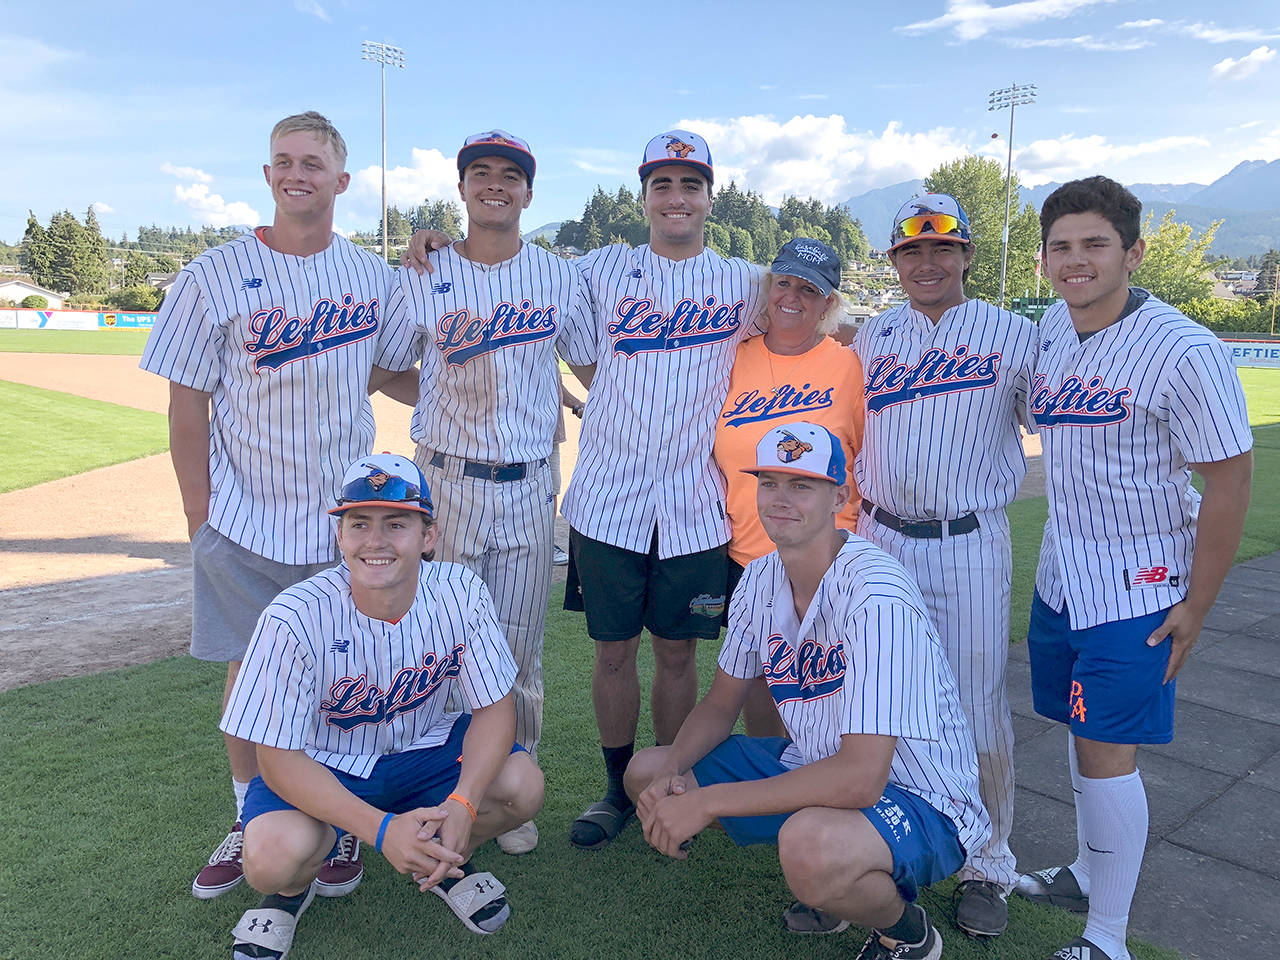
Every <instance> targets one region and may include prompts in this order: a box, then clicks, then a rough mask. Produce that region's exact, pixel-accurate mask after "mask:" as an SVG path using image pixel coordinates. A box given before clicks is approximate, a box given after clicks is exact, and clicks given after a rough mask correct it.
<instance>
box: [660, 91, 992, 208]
mask: <svg viewBox="0 0 1280 960" xmlns="http://www.w3.org/2000/svg"><path fill="white" fill-rule="evenodd" d="M676 126H677V127H680V128H683V129H687V130H692V131H695V132H697V133H700V134H702V135H703V136H705V137H706V138H707V139H708V140H710V141H711V142H712V143H714V144H715V164H716V183H717V184H726V183H728V182H729V181H730V180H736V181H737V182H738V184H739V186H742V187H743V188H745V189H750V190H755V191H756V192H757V193H759V194H760V195H761V196H763V197H764V199H765V201H766V202H767V203H771V204H775V205H776V204H778V203H780V202H781V201H782V199H783V198H784V197H787V196H801V197H810V196H812V197H817V198H818V199H820V200H822V201H823V202H824V203H838V202H842V201H844V200H847V199H849V197H851V196H853V195H855V194H858V193H862V192H864V191H866V190H869V189H872V188H874V187H883V186H888V185H889V184H892V183H898V182H900V181H902V180H911V179H914V178H916V177H923V176H925V175H926V174H928V173H929V172H930V171H931V170H933V168H934V167H936V166H938V165H939V164H941V163H945V162H947V161H949V160H954V159H956V158H957V157H960V156H963V155H964V154H965V153H967V152H968V149H967V146H966V144H965V142H964V141H963V140H962V139H961V135H960V134H959V133H958V132H957V131H955V130H952V129H950V128H945V127H937V128H934V129H933V130H928V131H921V132H918V133H911V132H907V131H905V130H903V129H902V127H901V125H900V124H898V123H897V122H896V121H895V122H893V123H890V124H889V125H888V126H887V127H885V128H884V130H882V131H880V132H879V133H876V132H873V131H869V130H851V129H849V128H848V127H847V126H846V122H845V118H844V117H843V116H841V115H839V114H832V115H830V116H824V117H819V116H813V115H812V114H810V115H808V116H803V117H800V116H797V117H791V118H790V119H788V120H785V121H779V120H777V119H775V118H773V117H771V116H746V117H736V118H733V119H729V120H698V119H688V120H681V121H680V122H679V123H677V124H676Z"/></svg>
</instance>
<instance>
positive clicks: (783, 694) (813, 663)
mask: <svg viewBox="0 0 1280 960" xmlns="http://www.w3.org/2000/svg"><path fill="white" fill-rule="evenodd" d="M844 663H845V660H844V645H843V644H840V643H837V644H834V645H833V646H830V647H824V646H823V645H822V644H820V643H818V642H817V641H816V640H804V641H801V643H800V649H799V650H796V649H793V648H792V646H791V645H790V644H789V643H787V642H786V641H785V640H784V639H783V638H782V636H781V634H775V635H773V636H771V637H770V638H769V658H768V659H767V660H766V661H765V663H764V679H765V682H766V683H768V684H769V692H770V693H771V694H772V695H773V699H774V702H775V703H778V704H783V703H787V702H789V701H792V700H804V701H813V700H821V699H822V698H823V697H829V696H831V695H832V694H834V693H839V692H840V687H841V686H842V685H843V684H844Z"/></svg>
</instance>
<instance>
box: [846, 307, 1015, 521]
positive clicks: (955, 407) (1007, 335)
mask: <svg viewBox="0 0 1280 960" xmlns="http://www.w3.org/2000/svg"><path fill="white" fill-rule="evenodd" d="M854 349H856V350H857V352H858V357H859V358H860V359H861V360H862V369H863V372H864V374H865V375H866V398H867V416H866V425H865V428H864V436H863V440H862V449H861V450H859V451H858V455H857V457H856V459H855V460H854V478H855V479H856V480H857V483H858V489H859V490H860V491H862V495H863V496H864V497H866V498H867V499H868V500H870V501H871V502H872V503H874V504H875V505H876V506H879V507H883V508H884V509H886V510H888V511H889V512H890V513H892V514H895V515H897V516H899V517H906V518H909V519H913V520H951V519H955V518H956V517H963V516H965V515H967V514H969V513H981V512H983V511H988V510H999V509H1002V508H1004V507H1005V506H1007V505H1008V504H1009V503H1010V502H1012V500H1013V498H1014V496H1015V494H1016V493H1017V492H1018V485H1019V484H1020V483H1021V482H1022V478H1023V476H1025V474H1026V472H1027V464H1026V460H1025V458H1024V456H1023V453H1022V437H1021V435H1020V433H1019V431H1018V422H1019V418H1021V419H1022V421H1023V422H1026V423H1029V422H1030V416H1029V414H1028V413H1027V407H1026V399H1027V395H1028V394H1029V392H1030V387H1031V376H1032V372H1033V369H1034V367H1035V351H1036V331H1035V326H1034V324H1032V323H1031V321H1030V320H1028V319H1026V318H1025V317H1020V316H1018V315H1017V314H1013V313H1010V312H1008V311H1007V310H1000V309H998V308H997V307H994V306H992V305H991V304H989V303H984V302H982V301H981V300H966V301H965V302H964V303H962V304H959V305H958V306H955V307H952V308H951V309H950V310H948V311H947V312H946V313H944V314H943V315H942V319H941V320H940V321H939V322H938V323H937V324H934V323H933V321H932V320H930V319H929V318H928V317H927V316H925V315H924V314H923V313H921V312H920V311H918V310H914V309H912V307H911V305H910V304H903V305H902V306H899V307H894V308H893V309H891V310H887V311H885V312H884V313H882V314H880V315H879V316H878V317H874V318H873V319H871V320H869V321H867V323H866V324H865V325H864V326H863V327H862V329H861V330H859V331H858V335H857V338H856V339H855V341H854Z"/></svg>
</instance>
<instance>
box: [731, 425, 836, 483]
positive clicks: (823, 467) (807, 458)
mask: <svg viewBox="0 0 1280 960" xmlns="http://www.w3.org/2000/svg"><path fill="white" fill-rule="evenodd" d="M766 471H768V472H771V473H794V474H796V475H797V476H801V477H814V478H816V479H819V480H830V481H831V482H832V483H841V484H842V483H847V482H848V476H847V474H846V472H845V459H844V447H842V446H841V445H840V439H839V438H838V437H837V436H836V435H835V434H834V433H832V432H831V431H830V430H828V429H827V428H826V427H820V426H818V424H816V423H806V422H805V421H803V420H800V421H797V422H796V423H787V424H783V425H782V426H779V427H774V428H773V429H772V430H770V431H769V432H768V433H766V434H765V435H764V436H763V437H762V438H761V439H760V442H759V443H758V444H756V465H755V466H754V467H744V468H743V470H742V472H743V473H751V474H759V473H764V472H766Z"/></svg>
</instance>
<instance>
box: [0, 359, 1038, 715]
mask: <svg viewBox="0 0 1280 960" xmlns="http://www.w3.org/2000/svg"><path fill="white" fill-rule="evenodd" d="M0 380H8V381H11V382H14V383H23V384H27V385H30V386H35V387H44V388H46V389H49V390H59V391H62V392H65V393H72V394H76V395H78V396H83V397H88V398H90V399H93V400H103V401H107V402H109V403H118V404H122V405H125V406H131V407H136V408H138V409H142V410H151V411H155V412H158V413H164V412H165V411H166V409H167V407H168V385H167V383H166V382H165V381H164V380H162V379H161V378H159V377H156V376H153V375H152V374H149V373H144V372H142V371H141V370H139V369H138V358H137V357H128V356H85V355H74V354H16V353H7V354H6V353H0ZM578 392H579V393H580V392H581V390H580V388H579V390H578ZM373 407H374V416H375V418H376V419H377V422H378V436H377V440H376V441H375V449H377V450H397V451H406V452H408V451H410V450H412V449H413V447H412V443H411V441H410V440H409V416H410V411H409V408H408V407H405V406H402V405H401V404H398V403H396V402H394V401H392V400H389V399H387V398H386V397H382V396H375V397H374V398H373ZM578 426H579V424H578V421H577V420H576V419H574V418H573V417H570V418H569V423H568V428H569V440H568V442H566V443H565V444H564V445H563V446H562V447H561V456H562V460H563V463H562V471H563V475H564V478H565V482H566V483H567V482H568V478H569V475H570V473H571V472H572V469H573V464H574V462H575V460H576V457H577V441H578ZM1026 447H1027V453H1028V454H1030V455H1032V457H1033V458H1034V459H1032V461H1031V463H1030V469H1029V470H1028V476H1027V481H1026V482H1025V483H1024V484H1023V490H1022V493H1021V494H1020V495H1021V496H1038V495H1040V494H1042V493H1043V492H1044V475H1043V471H1042V469H1041V467H1040V460H1039V456H1038V455H1039V453H1040V449H1039V441H1038V439H1037V438H1034V437H1032V438H1028V441H1027V444H1026ZM557 530H558V533H559V537H558V539H559V540H560V542H561V543H562V544H564V543H565V542H566V538H567V533H566V530H565V527H564V521H563V520H560V519H558V520H557ZM190 567H191V554H190V550H189V548H188V545H187V536H186V521H185V519H184V517H183V515H182V509H181V501H180V499H179V496H178V485H177V482H176V480H175V479H174V476H173V469H172V467H171V466H170V463H169V457H168V455H167V454H164V455H160V456H155V457H146V458H144V459H141V460H135V461H132V462H130V463H122V464H117V465H116V466H112V467H104V468H102V469H100V470H93V471H90V472H89V473H84V474H80V475H79V476H75V477H66V478H64V479H61V480H55V481H53V482H52V483H46V484H41V485H40V486H37V487H31V488H29V489H26V490H15V491H13V492H12V493H6V494H2V495H0V649H2V650H3V651H4V652H5V654H6V656H5V657H4V658H3V660H2V661H0V690H4V689H8V688H9V687H14V686H18V685H20V684H24V683H33V682H38V681H41V680H49V679H54V678H57V677H68V676H77V675H80V674H85V673H94V672H97V671H100V670H107V669H112V668H115V667H121V666H127V665H129V664H135V663H147V662H149V661H151V660H155V659H158V658H160V657H165V656H171V655H173V654H177V653H182V652H184V651H185V650H186V649H187V642H188V638H189V636H190V632H191V575H190ZM556 575H557V579H563V570H562V568H557V571H556Z"/></svg>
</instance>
